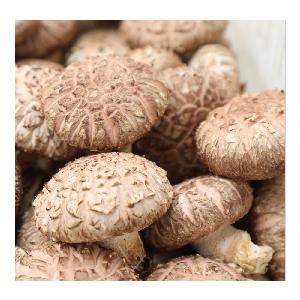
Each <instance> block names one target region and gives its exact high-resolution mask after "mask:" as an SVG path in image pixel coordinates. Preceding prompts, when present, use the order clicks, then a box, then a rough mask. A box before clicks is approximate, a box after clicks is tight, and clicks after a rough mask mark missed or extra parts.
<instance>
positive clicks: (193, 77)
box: [133, 66, 228, 184]
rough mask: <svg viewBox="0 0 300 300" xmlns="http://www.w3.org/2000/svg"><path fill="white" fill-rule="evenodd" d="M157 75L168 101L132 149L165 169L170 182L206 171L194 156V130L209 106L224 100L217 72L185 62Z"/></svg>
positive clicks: (210, 108)
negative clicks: (193, 67) (198, 69)
mask: <svg viewBox="0 0 300 300" xmlns="http://www.w3.org/2000/svg"><path fill="white" fill-rule="evenodd" d="M157 79H158V80H160V81H161V82H162V83H163V84H164V85H165V86H166V87H167V88H168V90H169V94H170V96H169V99H170V103H169V105H168V107H167V110H166V112H165V114H164V115H163V117H162V119H161V121H160V122H159V123H158V124H157V125H156V126H154V127H153V129H152V130H151V131H150V132H149V133H148V134H146V135H145V136H144V137H143V138H142V139H140V140H139V141H137V142H136V144H135V145H134V147H133V151H134V152H135V153H138V154H140V155H146V157H147V158H148V159H150V160H152V161H155V162H156V163H157V164H158V165H159V166H160V167H162V168H163V169H165V170H166V171H167V172H168V176H169V178H170V180H171V182H172V183H173V184H174V183H178V182H181V181H182V180H184V179H186V178H191V177H195V176H197V175H201V174H204V173H205V172H206V171H207V168H206V167H205V166H204V165H203V164H201V163H200V161H199V159H198V155H197V148H196V144H195V138H194V136H195V132H196V129H197V127H198V125H199V124H200V123H201V122H202V121H204V120H205V119H206V117H207V114H208V113H209V111H210V110H212V109H214V108H216V107H218V106H222V105H224V104H226V103H227V102H228V100H227V99H225V97H224V95H225V94H226V89H224V86H223V84H222V80H221V79H220V78H219V77H218V76H215V75H214V76H211V75H207V74H206V73H200V72H197V71H194V70H192V69H190V68H188V67H186V66H184V67H179V68H174V69H168V70H165V71H163V72H162V73H161V74H159V75H158V77H157Z"/></svg>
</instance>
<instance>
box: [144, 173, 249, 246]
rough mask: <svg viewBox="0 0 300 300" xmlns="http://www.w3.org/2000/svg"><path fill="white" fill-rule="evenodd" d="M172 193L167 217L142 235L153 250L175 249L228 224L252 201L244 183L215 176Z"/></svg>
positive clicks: (184, 184)
mask: <svg viewBox="0 0 300 300" xmlns="http://www.w3.org/2000/svg"><path fill="white" fill-rule="evenodd" d="M173 191H174V194H173V200H172V204H171V207H170V208H169V210H168V211H167V213H166V214H165V215H163V216H162V217H161V218H160V219H159V220H157V221H156V222H155V223H153V224H152V225H151V226H150V227H148V228H146V229H145V231H144V238H145V240H146V241H147V242H148V243H149V244H150V245H151V246H153V247H154V248H156V249H164V250H171V249H175V248H179V247H181V246H183V245H186V244H189V243H191V242H193V241H195V240H197V239H200V238H202V237H204V236H207V235H209V234H210V233H213V232H215V231H216V230H217V229H219V228H221V227H222V226H225V225H229V224H232V223H234V222H235V221H237V220H238V219H240V218H242V217H243V216H244V215H245V214H246V213H247V212H248V211H249V209H250V208H251V204H252V201H253V196H252V190H251V188H250V186H249V185H248V184H247V183H246V182H243V181H236V180H230V179H225V178H220V177H215V176H201V177H196V178H193V179H190V180H187V181H184V182H182V183H180V184H177V185H175V186H174V187H173Z"/></svg>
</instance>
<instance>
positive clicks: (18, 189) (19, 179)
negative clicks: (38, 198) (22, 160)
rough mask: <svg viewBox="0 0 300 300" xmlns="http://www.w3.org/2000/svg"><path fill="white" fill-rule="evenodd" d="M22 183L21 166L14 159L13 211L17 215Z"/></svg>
mask: <svg viewBox="0 0 300 300" xmlns="http://www.w3.org/2000/svg"><path fill="white" fill-rule="evenodd" d="M22 191H23V185H22V173H21V166H20V164H19V163H18V162H17V161H16V162H15V212H16V215H18V212H19V210H20V206H21V197H22Z"/></svg>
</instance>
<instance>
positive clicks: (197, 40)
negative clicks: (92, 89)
mask: <svg viewBox="0 0 300 300" xmlns="http://www.w3.org/2000/svg"><path fill="white" fill-rule="evenodd" d="M226 25H227V22H226V21H194V20H169V21H162V20H156V21H150V20H147V21H144V20H143V21H127V20H126V21H122V23H121V32H122V33H123V34H124V36H125V38H126V39H127V41H128V43H129V44H130V45H131V46H132V47H133V48H136V47H143V46H147V45H150V46H153V47H158V48H165V49H169V50H173V51H174V52H176V53H178V54H186V53H187V52H191V51H194V50H195V49H196V48H198V47H199V46H201V45H203V44H207V43H209V42H213V41H215V40H217V39H218V38H219V36H220V35H221V34H222V33H223V31H224V30H225V28H226Z"/></svg>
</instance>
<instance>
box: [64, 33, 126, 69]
mask: <svg viewBox="0 0 300 300" xmlns="http://www.w3.org/2000/svg"><path fill="white" fill-rule="evenodd" d="M128 51H129V47H128V45H127V43H126V41H125V39H124V37H123V36H122V35H121V34H120V33H119V32H118V31H117V30H112V29H94V30H91V31H88V32H85V33H83V34H82V35H80V37H79V38H78V39H77V40H76V41H75V43H74V44H73V46H72V47H71V49H70V50H69V52H68V54H67V61H66V65H69V64H71V63H74V62H78V61H82V60H84V59H86V58H87V57H93V56H99V55H107V54H117V55H124V54H126V53H127V52H128Z"/></svg>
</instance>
